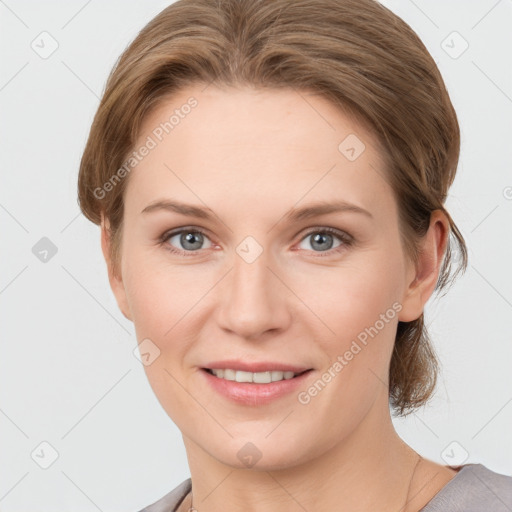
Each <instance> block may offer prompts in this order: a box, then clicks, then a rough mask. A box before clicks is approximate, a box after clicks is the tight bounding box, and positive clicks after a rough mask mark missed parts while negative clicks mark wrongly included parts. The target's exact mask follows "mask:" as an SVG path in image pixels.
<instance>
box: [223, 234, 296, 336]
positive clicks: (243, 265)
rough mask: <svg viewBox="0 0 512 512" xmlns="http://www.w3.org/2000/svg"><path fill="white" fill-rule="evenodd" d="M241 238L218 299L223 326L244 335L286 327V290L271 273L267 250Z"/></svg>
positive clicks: (261, 333)
mask: <svg viewBox="0 0 512 512" xmlns="http://www.w3.org/2000/svg"><path fill="white" fill-rule="evenodd" d="M247 238H248V239H246V240H244V241H243V242H242V243H241V244H239V246H238V247H237V248H236V254H234V256H233V270H232V271H231V272H230V273H229V277H228V279H227V282H226V283H225V289H224V291H223V295H222V298H221V304H220V307H221V315H220V321H221V325H222V327H224V328H225V329H228V330H230V331H233V332H235V333H237V334H238V335H240V336H243V337H246V338H251V337H252V338H256V337H258V336H260V335H263V334H264V333H265V332H266V331H268V330H277V329H280V328H283V327H285V326H286V323H287V322H288V321H289V319H290V315H289V311H288V308H287V304H286V302H287V299H286V290H285V289H284V287H283V285H282V284H281V283H280V282H279V280H278V279H277V278H276V277H275V276H274V274H273V272H272V271H271V270H270V269H269V268H268V267H269V266H271V265H272V262H271V261H270V260H271V258H270V257H269V252H268V251H265V250H263V247H261V246H260V245H259V244H258V243H257V242H256V241H255V240H254V239H252V240H251V239H250V237H247Z"/></svg>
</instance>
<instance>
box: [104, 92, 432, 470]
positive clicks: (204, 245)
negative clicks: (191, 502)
mask: <svg viewBox="0 0 512 512" xmlns="http://www.w3.org/2000/svg"><path fill="white" fill-rule="evenodd" d="M203 89H204V90H203ZM191 97H193V98H194V100H190V98H191ZM186 105H188V107H187V106H186ZM173 115H174V117H173V118H172V120H171V121H170V122H169V119H170V118H171V116H173ZM165 122H168V124H167V125H165ZM148 137H149V138H148ZM143 145H145V146H146V147H147V148H149V149H148V150H147V151H146V150H141V151H139V149H140V148H141V147H142V146H143ZM134 149H135V150H137V151H139V152H138V157H140V161H138V163H137V164H136V166H135V167H134V168H133V170H132V171H131V172H130V175H129V177H128V178H125V179H128V183H127V188H126V190H125V196H124V198H125V212H124V226H123V233H122V245H121V266H120V268H121V275H120V279H115V278H111V283H112V286H113V289H114V292H115V294H116V297H117V299H118V303H119V305H120V307H121V309H122V310H123V312H124V314H125V315H126V316H127V317H128V318H130V319H131V320H133V322H134V324H135V329H136V334H137V340H138V342H139V343H141V342H142V345H141V352H143V356H142V359H143V361H144V363H145V366H144V368H145V371H146V373H147V376H148V379H149V382H150V384H151V386H152V388H153V390H154V392H155V393H156V396H157V397H158V399H159V401H160V403H161V404H162V406H163V408H164V409H165V411H166V412H167V413H168V415H169V416H170V417H171V418H172V420H173V421H174V422H175V423H176V425H177V426H178V427H179V429H180V430H181V432H182V433H183V436H184V439H185V440H186V442H187V443H189V446H197V447H200V448H201V450H199V452H200V453H202V454H203V456H207V457H209V456H211V457H213V458H214V459H216V460H217V461H220V462H221V463H225V464H229V465H232V466H237V467H244V466H245V467H249V466H250V465H252V464H253V463H254V462H255V461H258V467H260V468H265V467H268V468H278V467H280V466H282V467H284V466H293V465H295V464H298V463H301V462H305V461H308V460H311V459H313V458H314V457H317V456H319V455H320V454H322V453H325V452H326V451H327V450H329V449H330V448H332V447H333V446H334V445H336V444H338V443H339V442H340V441H342V440H343V439H346V438H347V437H348V436H349V435H350V434H352V433H354V432H356V431H357V429H358V428H360V427H361V426H362V425H363V424H365V422H366V423H367V424H368V422H370V421H371V422H373V424H375V422H377V423H378V422H379V421H384V418H385V416H386V415H387V414H389V408H388V389H387V382H388V367H389V361H390V358H391V352H392V348H393V342H394V338H395V333H396V327H397V323H398V321H399V320H404V321H409V320H413V319H415V318H417V317H418V316H419V315H420V314H421V311H422V305H423V304H422V303H421V304H420V301H419V300H418V297H417V296H416V295H415V293H414V292H413V291H412V289H411V286H410V284H411V282H412V281H413V280H414V277H415V271H414V268H413V267H412V265H411V264H410V263H409V262H408V260H407V259H406V257H405V255H404V252H403V248H402V246H401V243H400V236H399V229H398V211H397V205H396V203H395V201H394V198H393V195H392V190H391V188H390V186H389V185H388V184H387V182H386V181H385V179H384V170H383V167H382V161H381V159H380V154H379V152H378V149H377V146H376V142H375V140H373V139H372V137H371V136H370V134H369V133H367V132H366V131H365V130H364V129H363V128H362V127H361V126H359V125H358V124H356V123H354V121H352V120H350V119H349V118H348V117H346V116H345V115H343V114H342V113H341V112H340V111H339V110H337V109H336V107H335V106H334V105H332V104H331V103H330V102H328V101H327V100H325V99H323V98H321V97H319V96H316V95H312V94H308V93H305V92H300V93H299V92H296V91H293V90H253V89H249V88H243V89H225V90H221V89H218V88H216V87H214V86H208V87H206V88H205V86H204V85H197V86H190V87H188V88H187V89H186V90H182V91H181V92H180V93H178V94H175V95H174V96H173V97H172V99H169V100H167V101H166V103H164V104H162V105H161V106H159V107H158V109H156V110H154V111H153V112H152V113H151V114H150V115H149V117H147V118H146V119H145V121H144V124H143V127H142V131H141V133H140V137H139V139H138V142H137V144H136V145H135V148H134ZM143 153H144V154H145V156H141V155H142V154H143ZM178 203H179V205H181V206H180V208H177V207H175V206H173V204H174V205H176V204H178ZM328 205H333V206H332V207H330V206H329V207H328ZM319 206H320V207H321V208H322V210H323V213H322V212H320V211H319V210H317V211H315V208H317V207H319ZM178 210H181V211H178ZM329 210H330V211H329ZM424 300H426V299H425V298H424ZM424 300H423V301H424ZM143 340H144V341H143ZM228 360H229V361H228ZM226 361H227V362H226ZM244 364H245V365H249V366H244ZM256 364H258V365H257V366H256ZM251 365H253V366H251ZM286 367H291V368H292V369H295V370H297V372H298V371H301V370H304V369H309V370H310V371H308V372H306V373H304V374H303V375H302V376H300V377H295V378H293V379H285V380H284V381H281V382H276V383H271V384H268V383H254V382H253V383H244V384H240V383H236V382H233V381H229V380H225V379H221V378H220V377H216V376H214V375H211V374H209V373H208V372H207V371H206V370H204V369H205V368H213V369H216V368H228V369H235V370H236V369H237V368H238V369H239V370H243V369H246V370H247V369H253V370H255V371H256V370H257V373H260V374H261V375H259V376H257V377H256V379H257V380H260V378H261V379H262V380H263V381H265V379H267V380H268V378H269V377H270V378H272V377H274V378H279V377H280V374H279V369H280V368H282V370H283V371H284V370H286V369H287V368H286ZM265 369H267V370H273V371H274V372H277V373H265ZM288 371H290V368H288ZM225 375H226V376H228V377H233V375H232V372H229V371H228V372H225ZM282 376H283V377H284V376H285V375H284V374H282ZM288 376H289V375H288ZM238 377H239V378H241V379H244V378H249V379H250V378H254V377H253V375H252V374H246V373H239V374H238ZM258 459H259V460H258ZM250 461H253V462H250Z"/></svg>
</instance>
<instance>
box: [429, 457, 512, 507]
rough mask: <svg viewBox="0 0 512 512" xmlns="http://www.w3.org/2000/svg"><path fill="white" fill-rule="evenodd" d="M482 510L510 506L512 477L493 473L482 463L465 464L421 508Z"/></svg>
mask: <svg viewBox="0 0 512 512" xmlns="http://www.w3.org/2000/svg"><path fill="white" fill-rule="evenodd" d="M453 469H458V468H457V467H455V468H453ZM482 510H492V511H493V512H510V511H511V510H512V477H511V476H507V475H502V474H500V473H496V472H494V471H492V470H490V469H489V468H487V467H486V466H484V465H482V464H465V465H463V466H460V469H459V471H458V473H457V474H456V475H455V476H454V477H453V478H452V479H451V480H450V481H449V482H448V483H447V484H446V485H445V486H444V487H443V488H442V489H441V490H440V491H439V492H438V493H437V494H436V495H435V496H434V497H433V498H432V499H431V500H430V501H429V502H428V504H427V505H426V506H425V507H423V508H422V509H421V511H420V512H450V511H453V512H481V511H482Z"/></svg>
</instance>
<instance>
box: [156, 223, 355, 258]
mask: <svg viewBox="0 0 512 512" xmlns="http://www.w3.org/2000/svg"><path fill="white" fill-rule="evenodd" d="M181 233H199V234H201V235H203V236H205V237H207V238H209V236H208V234H207V233H205V232H204V231H203V230H202V229H199V228H195V227H192V226H191V227H185V228H181V229H179V230H176V231H167V232H165V233H164V234H163V235H162V236H161V237H160V239H159V243H160V245H162V246H163V247H164V248H165V249H166V250H168V251H170V252H171V253H173V254H178V255H180V256H187V257H189V256H195V255H196V254H197V253H199V252H200V251H201V249H199V250H198V251H184V250H181V249H176V248H175V247H173V246H171V245H170V244H168V243H167V242H168V241H169V239H170V238H172V237H173V236H176V235H180V234H181ZM317 233H322V234H325V233H328V234H330V235H334V236H335V237H336V238H338V239H339V240H340V241H341V242H342V243H341V244H340V245H339V246H338V247H335V248H334V249H329V250H328V251H311V252H316V253H317V254H316V256H315V257H316V258H322V257H326V256H332V255H334V254H337V253H340V252H341V251H343V250H344V249H346V248H347V247H350V246H352V245H353V243H354V238H353V237H352V236H350V235H349V234H347V233H344V232H343V231H339V230H337V229H334V228H329V227H322V228H319V227H317V228H313V229H311V230H310V231H308V232H307V233H306V234H305V235H304V236H303V237H302V238H301V239H300V242H302V241H303V240H305V239H306V238H307V237H308V236H310V235H313V234H317Z"/></svg>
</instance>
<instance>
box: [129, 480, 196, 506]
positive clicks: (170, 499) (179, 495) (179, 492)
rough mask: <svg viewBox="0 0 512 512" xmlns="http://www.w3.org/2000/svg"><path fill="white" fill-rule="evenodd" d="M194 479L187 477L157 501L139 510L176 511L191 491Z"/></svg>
mask: <svg viewBox="0 0 512 512" xmlns="http://www.w3.org/2000/svg"><path fill="white" fill-rule="evenodd" d="M191 488H192V480H191V479H190V478H187V479H186V480H184V481H183V482H181V484H180V485H178V486H177V487H175V488H174V489H173V490H172V491H171V492H169V493H167V494H166V495H165V496H163V497H162V498H160V499H159V500H158V501H155V503H152V504H151V505H148V506H147V507H145V508H144V509H142V510H140V511H139V512H174V511H175V510H176V508H177V507H178V505H179V504H180V503H181V502H182V501H183V498H185V496H186V495H187V494H188V493H189V492H190V489H191Z"/></svg>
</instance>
